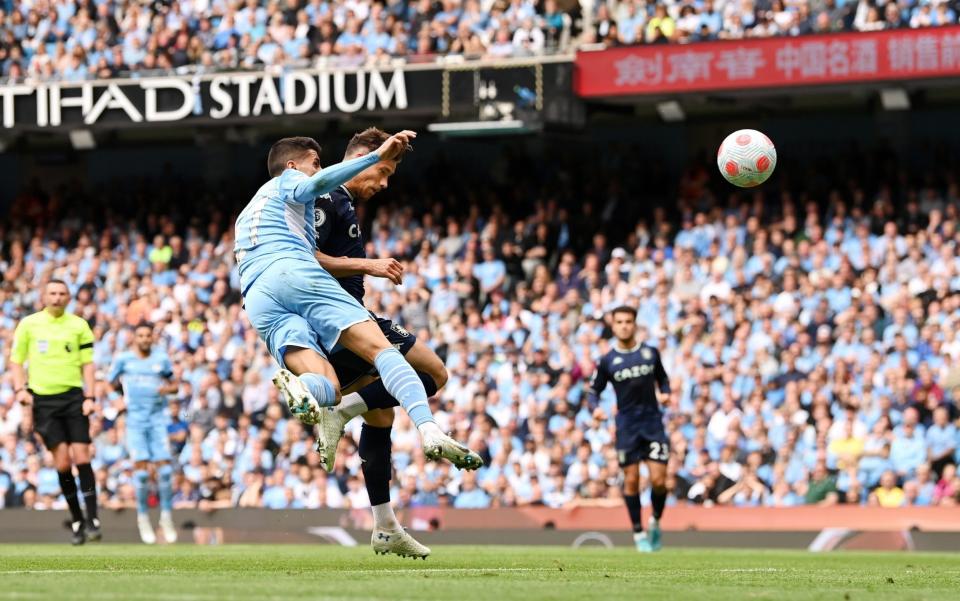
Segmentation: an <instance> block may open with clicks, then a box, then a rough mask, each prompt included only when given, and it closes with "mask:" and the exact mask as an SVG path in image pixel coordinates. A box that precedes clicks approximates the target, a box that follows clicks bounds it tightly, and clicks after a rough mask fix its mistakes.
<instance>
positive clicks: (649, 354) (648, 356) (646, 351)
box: [640, 348, 653, 361]
mask: <svg viewBox="0 0 960 601" xmlns="http://www.w3.org/2000/svg"><path fill="white" fill-rule="evenodd" d="M640 356H641V357H643V358H644V359H645V360H648V361H649V360H650V359H652V358H653V353H652V352H650V349H648V348H644V349H640Z"/></svg>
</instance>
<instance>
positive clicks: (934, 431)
mask: <svg viewBox="0 0 960 601" xmlns="http://www.w3.org/2000/svg"><path fill="white" fill-rule="evenodd" d="M926 441H927V449H928V452H929V459H930V463H931V464H932V465H933V466H934V467H935V468H936V469H937V471H940V469H941V466H942V465H943V464H944V463H947V462H950V461H952V460H953V454H954V451H955V450H956V447H957V427H956V426H954V425H953V424H951V423H950V414H949V412H948V411H947V408H946V407H937V408H936V409H935V410H934V412H933V424H932V425H931V426H930V427H929V428H927V434H926Z"/></svg>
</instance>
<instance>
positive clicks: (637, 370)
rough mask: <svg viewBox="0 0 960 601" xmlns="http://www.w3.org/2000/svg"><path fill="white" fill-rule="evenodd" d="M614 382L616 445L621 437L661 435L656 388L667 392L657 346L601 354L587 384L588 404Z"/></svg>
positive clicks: (618, 444) (666, 383)
mask: <svg viewBox="0 0 960 601" xmlns="http://www.w3.org/2000/svg"><path fill="white" fill-rule="evenodd" d="M608 383H612V384H613V389H614V391H616V393H617V446H618V447H619V446H620V444H621V442H626V441H624V440H621V438H628V439H629V438H635V437H640V438H644V439H647V440H654V439H657V440H659V439H660V438H663V436H664V435H663V418H662V414H661V412H660V403H659V401H657V387H659V388H660V391H661V392H663V393H669V392H670V382H669V380H668V379H667V372H666V371H665V370H664V369H663V363H662V362H661V361H660V353H659V352H658V351H657V349H655V348H653V347H651V346H647V345H645V344H640V345H637V346H636V347H634V348H633V349H631V350H621V349H619V348H617V347H614V349H613V350H612V351H610V352H609V353H607V354H606V355H604V356H603V357H602V358H601V359H600V363H599V364H598V365H597V371H596V373H595V374H594V376H593V382H592V383H591V384H590V389H591V390H590V393H591V394H590V403H591V405H596V402H597V397H598V396H599V395H600V393H602V392H603V390H604V389H605V388H606V387H607V384H608Z"/></svg>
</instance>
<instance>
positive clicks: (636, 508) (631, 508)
mask: <svg viewBox="0 0 960 601" xmlns="http://www.w3.org/2000/svg"><path fill="white" fill-rule="evenodd" d="M623 500H624V501H625V502H626V504H627V513H629V514H630V522H631V523H632V524H633V531H634V532H643V522H641V521H640V494H639V493H637V494H632V495H628V494H627V493H626V492H624V493H623Z"/></svg>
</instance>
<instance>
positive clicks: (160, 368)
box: [153, 363, 163, 373]
mask: <svg viewBox="0 0 960 601" xmlns="http://www.w3.org/2000/svg"><path fill="white" fill-rule="evenodd" d="M153 371H155V372H157V373H160V372H161V371H163V366H162V365H160V364H159V363H154V364H153Z"/></svg>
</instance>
